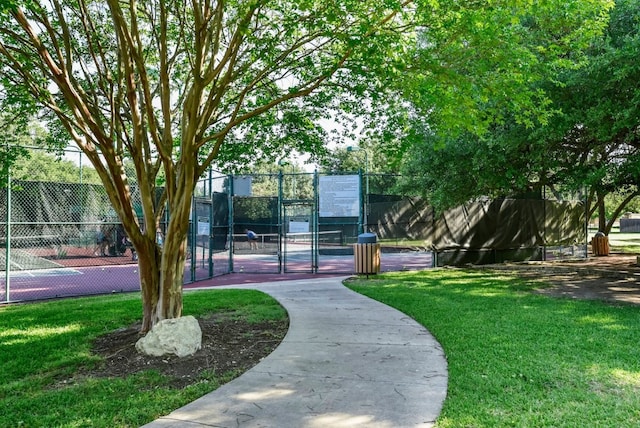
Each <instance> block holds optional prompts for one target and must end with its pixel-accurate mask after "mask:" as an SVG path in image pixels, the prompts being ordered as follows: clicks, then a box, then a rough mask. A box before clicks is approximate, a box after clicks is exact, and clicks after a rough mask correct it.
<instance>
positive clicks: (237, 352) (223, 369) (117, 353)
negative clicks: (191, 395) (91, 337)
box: [84, 316, 289, 388]
mask: <svg viewBox="0 0 640 428" xmlns="http://www.w3.org/2000/svg"><path fill="white" fill-rule="evenodd" d="M198 322H199V324H200V328H201V329H202V348H201V349H200V350H199V351H197V352H196V353H195V354H193V355H191V356H188V357H183V358H178V357H176V356H163V357H151V356H148V355H143V354H139V353H138V352H137V351H136V349H135V344H136V342H137V341H138V339H139V338H140V335H139V333H138V332H139V329H140V325H132V326H130V327H128V328H124V329H119V330H116V331H113V332H111V333H108V334H105V335H103V336H100V337H99V338H97V339H96V340H95V342H94V346H93V352H94V353H95V354H97V355H100V356H101V357H103V358H104V362H103V363H102V364H100V366H99V367H97V368H96V369H94V370H91V371H89V372H87V373H84V375H86V376H90V377H126V376H128V375H131V374H133V373H137V372H140V371H143V370H156V371H158V372H160V373H162V374H164V375H166V376H167V377H168V378H169V379H170V384H171V386H173V387H175V388H184V387H185V386H187V385H190V384H192V383H195V382H198V381H199V380H200V379H201V378H202V375H203V374H204V373H210V372H211V371H214V372H215V373H216V374H217V375H222V374H226V373H234V374H235V375H240V374H242V373H243V372H245V371H247V370H249V369H250V368H251V367H253V366H255V365H256V364H257V363H259V362H260V360H262V359H263V358H264V357H266V356H267V355H269V354H270V353H271V352H272V351H273V350H274V349H275V348H276V347H277V346H278V345H279V344H280V342H281V341H282V339H283V338H284V336H285V334H286V333H287V330H288V325H289V324H288V320H285V321H278V322H274V321H269V322H261V323H248V322H246V321H241V320H237V319H232V318H230V317H229V316H215V317H211V318H200V319H198Z"/></svg>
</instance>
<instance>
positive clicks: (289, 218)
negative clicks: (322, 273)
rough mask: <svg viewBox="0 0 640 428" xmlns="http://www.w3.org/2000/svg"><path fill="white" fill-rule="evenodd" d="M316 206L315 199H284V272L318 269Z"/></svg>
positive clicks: (281, 237)
mask: <svg viewBox="0 0 640 428" xmlns="http://www.w3.org/2000/svg"><path fill="white" fill-rule="evenodd" d="M315 212H316V207H315V203H314V201H313V200H306V201H304V200H302V201H282V233H281V235H280V239H281V241H282V243H283V245H282V249H283V251H282V255H283V257H282V259H283V267H284V272H285V273H289V272H304V273H315V272H317V270H318V242H317V233H316V231H317V220H316V215H315Z"/></svg>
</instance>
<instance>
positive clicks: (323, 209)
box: [318, 175, 360, 217]
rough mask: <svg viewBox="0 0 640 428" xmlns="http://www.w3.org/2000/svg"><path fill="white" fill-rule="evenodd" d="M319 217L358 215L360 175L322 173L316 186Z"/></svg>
mask: <svg viewBox="0 0 640 428" xmlns="http://www.w3.org/2000/svg"><path fill="white" fill-rule="evenodd" d="M318 190H319V198H320V210H319V211H320V212H319V214H320V217H358V216H359V215H360V176H359V175H323V176H320V182H319V186H318Z"/></svg>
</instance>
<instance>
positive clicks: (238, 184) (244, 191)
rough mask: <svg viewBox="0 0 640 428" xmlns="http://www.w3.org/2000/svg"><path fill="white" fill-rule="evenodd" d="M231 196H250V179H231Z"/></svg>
mask: <svg viewBox="0 0 640 428" xmlns="http://www.w3.org/2000/svg"><path fill="white" fill-rule="evenodd" d="M233 194H234V195H235V196H251V177H250V176H242V177H233Z"/></svg>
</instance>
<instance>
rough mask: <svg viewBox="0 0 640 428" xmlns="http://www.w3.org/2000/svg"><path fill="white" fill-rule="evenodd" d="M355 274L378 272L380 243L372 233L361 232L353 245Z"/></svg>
mask: <svg viewBox="0 0 640 428" xmlns="http://www.w3.org/2000/svg"><path fill="white" fill-rule="evenodd" d="M353 258H354V262H355V270H356V273H357V274H363V275H371V274H376V273H379V272H380V244H379V243H378V238H377V236H376V235H375V234H374V233H361V234H360V235H358V243H357V244H354V247H353Z"/></svg>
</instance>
